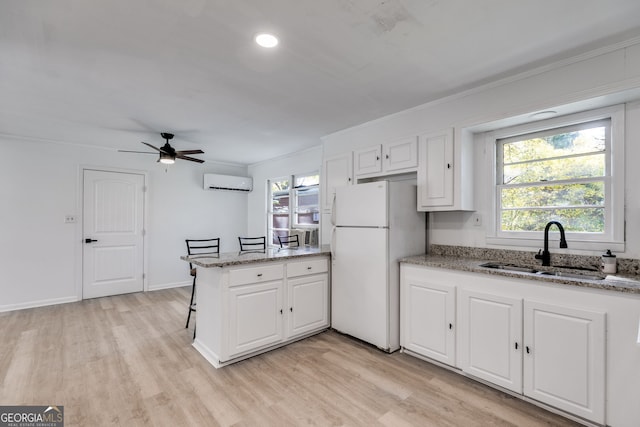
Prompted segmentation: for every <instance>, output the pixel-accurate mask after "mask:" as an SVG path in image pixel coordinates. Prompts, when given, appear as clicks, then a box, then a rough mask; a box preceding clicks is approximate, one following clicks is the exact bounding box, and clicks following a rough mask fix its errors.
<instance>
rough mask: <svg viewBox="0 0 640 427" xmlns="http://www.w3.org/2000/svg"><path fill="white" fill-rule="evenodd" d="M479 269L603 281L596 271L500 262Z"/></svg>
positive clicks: (482, 265) (488, 263) (602, 277)
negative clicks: (554, 268)
mask: <svg viewBox="0 0 640 427" xmlns="http://www.w3.org/2000/svg"><path fill="white" fill-rule="evenodd" d="M480 267H485V268H492V269H496V270H504V271H515V272H518V273H532V274H536V275H540V276H555V277H563V278H567V279H579V280H603V279H604V276H602V275H599V274H598V273H597V272H596V271H592V270H587V271H589V272H591V273H575V272H568V271H557V270H552V271H549V270H537V269H535V268H533V267H529V266H522V265H517V264H507V263H501V262H487V263H484V264H480ZM556 268H566V269H574V270H576V269H580V270H586V269H584V268H572V267H564V266H563V267H556Z"/></svg>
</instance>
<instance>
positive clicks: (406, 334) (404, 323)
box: [400, 266, 456, 365]
mask: <svg viewBox="0 0 640 427" xmlns="http://www.w3.org/2000/svg"><path fill="white" fill-rule="evenodd" d="M400 292H401V296H400V298H401V301H400V313H401V319H400V323H401V326H400V331H401V334H400V345H401V346H402V347H403V349H404V350H408V351H410V352H413V353H416V354H419V355H421V356H425V357H429V358H431V359H434V360H437V361H438V362H442V363H446V364H448V365H455V350H456V347H455V329H454V328H455V316H456V287H455V286H453V285H447V284H442V283H437V282H434V281H432V280H429V279H428V277H426V276H425V275H424V274H421V269H419V268H412V267H409V266H407V267H404V266H403V268H402V271H401V288H400Z"/></svg>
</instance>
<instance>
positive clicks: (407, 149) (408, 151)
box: [382, 136, 418, 172]
mask: <svg viewBox="0 0 640 427" xmlns="http://www.w3.org/2000/svg"><path fill="white" fill-rule="evenodd" d="M382 157H383V158H382V162H383V163H382V164H383V170H384V171H387V172H398V171H415V170H416V168H417V167H418V138H417V137H415V136H412V137H409V138H406V139H401V140H399V141H396V142H391V143H389V144H384V145H383V146H382Z"/></svg>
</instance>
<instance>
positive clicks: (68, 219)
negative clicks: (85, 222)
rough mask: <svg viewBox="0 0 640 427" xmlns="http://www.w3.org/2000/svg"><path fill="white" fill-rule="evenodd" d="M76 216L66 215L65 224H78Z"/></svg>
mask: <svg viewBox="0 0 640 427" xmlns="http://www.w3.org/2000/svg"><path fill="white" fill-rule="evenodd" d="M76 221H77V219H76V216H75V215H65V216H64V223H65V224H72V223H74V222H76Z"/></svg>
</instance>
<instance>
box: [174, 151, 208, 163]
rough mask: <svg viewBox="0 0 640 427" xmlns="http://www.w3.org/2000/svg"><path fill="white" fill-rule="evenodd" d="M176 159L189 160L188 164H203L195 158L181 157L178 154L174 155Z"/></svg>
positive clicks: (202, 161)
mask: <svg viewBox="0 0 640 427" xmlns="http://www.w3.org/2000/svg"><path fill="white" fill-rule="evenodd" d="M176 157H177V158H178V159H182V160H189V161H190V162H198V163H204V160H200V159H196V158H195V157H189V156H183V155H181V154H178V153H176Z"/></svg>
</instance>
